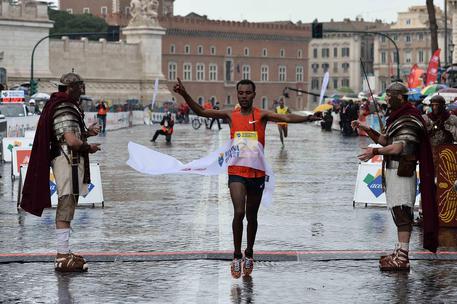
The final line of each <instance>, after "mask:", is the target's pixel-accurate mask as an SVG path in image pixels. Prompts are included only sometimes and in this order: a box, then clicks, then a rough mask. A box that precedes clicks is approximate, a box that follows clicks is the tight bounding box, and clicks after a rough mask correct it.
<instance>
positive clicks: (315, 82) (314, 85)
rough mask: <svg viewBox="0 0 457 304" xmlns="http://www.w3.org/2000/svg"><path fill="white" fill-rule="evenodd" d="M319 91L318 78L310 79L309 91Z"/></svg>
mask: <svg viewBox="0 0 457 304" xmlns="http://www.w3.org/2000/svg"><path fill="white" fill-rule="evenodd" d="M317 89H319V78H313V79H311V90H317Z"/></svg>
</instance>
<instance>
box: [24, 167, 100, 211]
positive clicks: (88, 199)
mask: <svg viewBox="0 0 457 304" xmlns="http://www.w3.org/2000/svg"><path fill="white" fill-rule="evenodd" d="M49 169H50V176H49V188H50V190H51V204H52V206H53V207H57V199H58V196H57V185H56V183H55V179H54V174H53V173H52V169H51V168H49ZM26 174H27V166H22V167H21V168H20V189H19V193H21V192H22V189H21V187H22V185H23V184H24V181H25V175H26ZM90 179H91V183H90V184H89V186H88V189H89V193H87V195H86V196H80V197H79V201H78V206H82V205H93V204H104V200H103V189H102V180H101V175H100V165H99V164H98V163H91V164H90Z"/></svg>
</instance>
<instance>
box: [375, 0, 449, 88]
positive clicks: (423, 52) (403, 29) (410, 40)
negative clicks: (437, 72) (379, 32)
mask: <svg viewBox="0 0 457 304" xmlns="http://www.w3.org/2000/svg"><path fill="white" fill-rule="evenodd" d="M435 10H436V20H437V23H438V47H439V48H441V53H440V61H441V63H442V64H443V63H444V62H445V58H444V56H445V53H444V50H445V45H444V44H445V42H444V41H445V38H444V36H445V31H444V14H443V11H442V10H441V9H440V8H439V7H435ZM450 16H452V14H449V18H448V19H449V20H448V43H450V41H451V37H452V27H451V23H450V20H451V18H450ZM383 33H385V34H387V35H389V36H390V37H391V38H392V39H393V40H394V41H395V43H396V45H397V47H398V50H399V54H400V61H399V63H400V64H399V67H398V68H399V72H400V78H401V79H403V80H404V81H406V80H407V77H408V75H409V73H410V71H411V67H412V66H413V65H414V64H415V63H417V65H418V66H419V68H421V69H423V70H424V71H427V66H428V63H429V61H430V57H431V56H432V55H433V54H432V52H431V42H430V28H429V25H428V13H427V7H426V6H425V5H418V6H412V7H410V8H409V9H408V11H407V12H399V13H398V18H397V21H396V22H395V23H394V24H392V25H391V26H390V29H389V30H386V31H383ZM454 41H456V40H454ZM374 47H375V56H374V75H375V80H376V84H375V87H374V89H375V90H376V91H378V92H379V91H384V90H385V89H386V87H387V85H388V84H389V83H390V82H391V81H392V78H396V77H397V53H396V49H395V46H394V45H393V44H392V42H390V41H389V40H388V39H387V38H385V37H380V36H378V37H376V39H375V41H374Z"/></svg>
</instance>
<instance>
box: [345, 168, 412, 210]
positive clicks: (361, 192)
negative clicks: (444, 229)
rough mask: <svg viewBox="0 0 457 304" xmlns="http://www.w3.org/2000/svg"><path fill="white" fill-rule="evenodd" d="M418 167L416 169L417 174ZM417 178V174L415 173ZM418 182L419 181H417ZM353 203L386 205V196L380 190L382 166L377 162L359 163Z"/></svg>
mask: <svg viewBox="0 0 457 304" xmlns="http://www.w3.org/2000/svg"><path fill="white" fill-rule="evenodd" d="M418 170H419V167H417V172H418ZM417 176H419V174H418V173H417ZM418 181H419V179H418ZM419 198H420V192H419V182H418V184H417V191H416V205H417V204H418V203H419ZM353 202H354V203H364V204H379V205H385V204H386V195H385V193H384V189H383V188H382V164H381V162H379V161H376V162H366V163H360V164H359V168H358V170H357V179H356V184H355V191H354V200H353Z"/></svg>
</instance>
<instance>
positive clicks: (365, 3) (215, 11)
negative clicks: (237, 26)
mask: <svg viewBox="0 0 457 304" xmlns="http://www.w3.org/2000/svg"><path fill="white" fill-rule="evenodd" d="M434 2H435V5H437V6H440V7H441V8H444V0H435V1H434ZM412 5H425V0H280V1H277V0H276V1H275V0H175V2H174V9H175V15H182V16H184V15H187V14H188V13H190V12H195V13H197V14H200V15H207V16H208V18H210V19H222V20H236V21H242V20H244V19H246V20H248V21H254V22H256V21H278V20H291V21H293V22H297V21H299V20H301V21H302V22H312V21H313V20H314V19H315V18H316V17H317V18H318V19H319V21H330V19H332V18H333V19H334V20H335V21H338V20H343V19H344V18H351V19H355V18H356V17H363V18H364V19H365V20H368V21H373V20H375V19H381V20H383V21H385V22H389V23H390V22H393V21H395V20H396V18H397V12H402V11H407V10H408V7H409V6H412Z"/></svg>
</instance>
